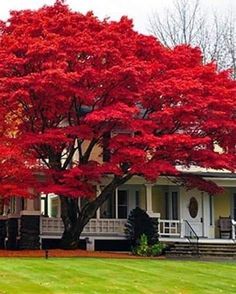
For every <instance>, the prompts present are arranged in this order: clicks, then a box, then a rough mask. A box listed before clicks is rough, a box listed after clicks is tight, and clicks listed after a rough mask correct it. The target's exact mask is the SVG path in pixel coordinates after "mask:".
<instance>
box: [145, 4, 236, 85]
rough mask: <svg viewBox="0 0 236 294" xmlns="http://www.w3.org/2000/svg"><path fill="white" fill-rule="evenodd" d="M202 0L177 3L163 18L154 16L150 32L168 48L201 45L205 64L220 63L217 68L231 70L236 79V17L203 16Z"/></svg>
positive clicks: (229, 15) (151, 19) (151, 20)
mask: <svg viewBox="0 0 236 294" xmlns="http://www.w3.org/2000/svg"><path fill="white" fill-rule="evenodd" d="M200 4H201V3H200V0H194V1H188V0H175V1H174V6H173V8H171V9H169V10H167V11H166V13H165V14H164V15H163V16H161V15H159V14H158V13H153V15H152V17H150V19H149V24H150V27H149V30H150V32H151V33H152V34H154V35H155V36H156V37H157V38H158V39H159V40H160V41H161V42H162V43H163V44H164V45H165V46H167V47H170V48H173V47H175V46H177V45H180V44H189V45H191V46H199V47H200V48H201V51H202V53H203V59H204V62H205V63H207V62H210V61H217V65H218V69H219V70H222V69H228V68H231V69H232V76H233V78H234V79H235V78H236V31H235V18H234V17H233V16H232V15H231V14H228V15H225V16H219V15H218V14H216V13H212V14H206V13H205V14H204V13H203V12H202V9H201V5H200Z"/></svg>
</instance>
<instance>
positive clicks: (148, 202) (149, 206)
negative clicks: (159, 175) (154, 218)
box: [145, 184, 153, 216]
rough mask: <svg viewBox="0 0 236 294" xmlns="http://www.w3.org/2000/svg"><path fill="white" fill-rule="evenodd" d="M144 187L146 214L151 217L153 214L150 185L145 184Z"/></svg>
mask: <svg viewBox="0 0 236 294" xmlns="http://www.w3.org/2000/svg"><path fill="white" fill-rule="evenodd" d="M145 186H146V209H147V214H148V215H149V216H151V215H152V214H153V210H152V186H153V185H152V184H145Z"/></svg>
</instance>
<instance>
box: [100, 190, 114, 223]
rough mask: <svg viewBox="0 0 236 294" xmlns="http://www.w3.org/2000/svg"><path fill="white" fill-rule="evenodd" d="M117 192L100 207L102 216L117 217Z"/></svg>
mask: <svg viewBox="0 0 236 294" xmlns="http://www.w3.org/2000/svg"><path fill="white" fill-rule="evenodd" d="M115 214H116V211H115V194H114V193H113V194H112V195H110V196H109V198H108V199H107V200H106V201H105V202H104V203H103V204H102V206H101V207H100V218H115Z"/></svg>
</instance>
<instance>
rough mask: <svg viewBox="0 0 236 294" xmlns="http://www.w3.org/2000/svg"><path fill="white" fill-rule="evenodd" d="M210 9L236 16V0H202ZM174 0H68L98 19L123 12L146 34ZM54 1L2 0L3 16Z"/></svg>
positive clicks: (0, 10)
mask: <svg viewBox="0 0 236 294" xmlns="http://www.w3.org/2000/svg"><path fill="white" fill-rule="evenodd" d="M189 1H193V0H189ZM201 1H202V4H203V6H204V7H205V8H206V10H207V11H209V10H214V11H218V13H222V14H223V13H224V12H227V11H229V10H230V11H231V12H232V14H233V15H234V16H236V0H201ZM173 2H174V0H144V1H143V0H67V3H68V4H69V5H70V7H71V8H73V10H77V11H80V12H82V13H85V12H87V11H89V10H93V12H94V14H95V15H96V16H98V17H99V18H104V17H107V16H109V17H110V18H111V19H119V18H120V17H121V16H122V15H128V16H129V17H130V18H133V20H134V25H135V29H136V30H138V31H140V32H142V33H145V32H147V28H148V16H150V15H151V14H152V13H153V12H154V11H158V12H160V13H162V12H163V11H164V10H165V9H166V8H171V6H172V5H173ZM53 3H54V0H24V1H20V0H8V1H5V0H0V19H2V20H6V19H7V18H8V16H9V11H10V10H19V9H36V8H39V7H41V6H42V5H44V4H53Z"/></svg>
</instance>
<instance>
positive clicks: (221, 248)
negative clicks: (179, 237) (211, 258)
mask: <svg viewBox="0 0 236 294" xmlns="http://www.w3.org/2000/svg"><path fill="white" fill-rule="evenodd" d="M173 248H175V249H176V250H183V251H184V250H188V249H193V248H197V246H189V247H179V246H176V247H173ZM198 248H199V250H201V251H216V252H218V251H225V252H228V251H230V252H236V248H224V247H217V248H209V247H201V246H199V247H198Z"/></svg>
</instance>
